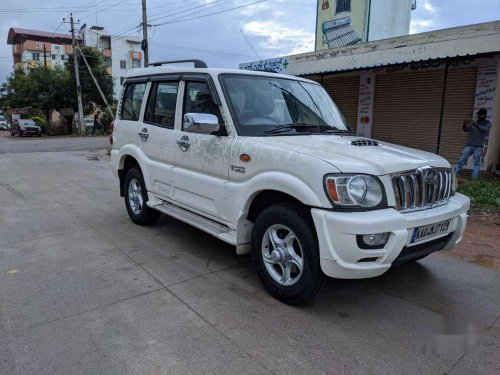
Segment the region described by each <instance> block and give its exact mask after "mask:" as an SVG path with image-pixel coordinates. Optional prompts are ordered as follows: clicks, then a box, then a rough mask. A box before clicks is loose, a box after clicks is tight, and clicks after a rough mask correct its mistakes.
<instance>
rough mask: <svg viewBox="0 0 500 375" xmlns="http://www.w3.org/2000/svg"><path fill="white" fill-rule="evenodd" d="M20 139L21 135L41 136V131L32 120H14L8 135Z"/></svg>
mask: <svg viewBox="0 0 500 375" xmlns="http://www.w3.org/2000/svg"><path fill="white" fill-rule="evenodd" d="M16 134H17V136H18V137H21V136H23V135H37V136H39V137H41V136H42V129H41V128H40V127H39V126H38V125H37V124H36V123H35V121H33V120H25V119H16V120H14V121H13V122H12V127H11V129H10V135H11V136H14V135H16Z"/></svg>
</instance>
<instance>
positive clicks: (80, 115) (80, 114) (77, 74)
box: [70, 13, 85, 135]
mask: <svg viewBox="0 0 500 375" xmlns="http://www.w3.org/2000/svg"><path fill="white" fill-rule="evenodd" d="M70 17H71V18H70V23H71V40H72V45H73V67H74V68H75V78H76V95H77V97H78V124H79V125H80V135H85V124H84V123H83V103H82V87H81V86H80V72H79V70H78V55H77V50H78V48H77V46H76V39H75V24H74V22H73V13H70Z"/></svg>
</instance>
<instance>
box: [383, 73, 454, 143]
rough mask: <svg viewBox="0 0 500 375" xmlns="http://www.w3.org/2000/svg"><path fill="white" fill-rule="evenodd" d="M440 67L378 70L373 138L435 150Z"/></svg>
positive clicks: (439, 107) (441, 85) (439, 108)
mask: <svg viewBox="0 0 500 375" xmlns="http://www.w3.org/2000/svg"><path fill="white" fill-rule="evenodd" d="M443 81H444V70H428V69H426V70H421V71H419V72H404V73H386V74H378V75H377V76H376V81H375V102H374V113H373V138H375V139H379V140H382V141H386V142H391V143H395V144H399V145H403V146H407V147H412V148H417V149H420V150H424V151H430V152H436V151H437V135H438V130H439V117H440V110H441V96H442V93H443Z"/></svg>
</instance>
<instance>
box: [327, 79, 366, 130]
mask: <svg viewBox="0 0 500 375" xmlns="http://www.w3.org/2000/svg"><path fill="white" fill-rule="evenodd" d="M323 86H324V87H325V89H326V91H328V93H329V94H330V96H331V97H332V99H333V100H334V101H335V103H337V105H338V107H339V108H340V110H341V111H342V113H343V114H344V116H345V118H346V120H347V122H348V123H349V125H350V126H351V128H352V129H353V131H354V132H356V123H357V122H358V98H359V75H353V76H344V77H339V76H335V75H329V76H325V77H324V78H323Z"/></svg>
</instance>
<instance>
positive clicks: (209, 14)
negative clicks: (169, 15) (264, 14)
mask: <svg viewBox="0 0 500 375" xmlns="http://www.w3.org/2000/svg"><path fill="white" fill-rule="evenodd" d="M265 1H267V0H260V1H255V2H253V3H249V4H244V5H240V6H238V7H233V8H229V9H225V10H221V11H219V12H214V13H208V14H204V15H201V16H197V17H191V18H182V19H180V20H174V21H167V22H162V23H157V24H155V25H152V26H156V27H157V26H163V25H170V24H173V23H179V22H184V21H191V20H196V19H199V18H204V17H209V16H213V15H216V14H221V13H226V12H230V11H232V10H236V9H241V8H246V7H249V6H252V5H255V4H259V3H263V2H265Z"/></svg>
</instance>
